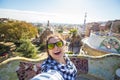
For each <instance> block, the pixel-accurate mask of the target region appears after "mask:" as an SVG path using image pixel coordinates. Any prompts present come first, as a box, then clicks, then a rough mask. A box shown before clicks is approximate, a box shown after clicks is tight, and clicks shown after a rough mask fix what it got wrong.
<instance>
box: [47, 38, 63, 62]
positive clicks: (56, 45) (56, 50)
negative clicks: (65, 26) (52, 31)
mask: <svg viewBox="0 0 120 80" xmlns="http://www.w3.org/2000/svg"><path fill="white" fill-rule="evenodd" d="M48 45H49V46H48V52H49V53H48V54H49V55H50V56H51V57H52V58H53V59H55V60H58V59H60V58H63V56H64V43H63V41H61V40H60V39H59V38H58V37H53V38H50V39H49V41H48ZM51 46H52V48H51Z"/></svg>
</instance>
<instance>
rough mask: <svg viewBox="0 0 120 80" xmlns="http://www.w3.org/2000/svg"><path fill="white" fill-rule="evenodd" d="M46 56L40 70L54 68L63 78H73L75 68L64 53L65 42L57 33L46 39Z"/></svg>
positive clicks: (70, 79) (46, 70)
mask: <svg viewBox="0 0 120 80" xmlns="http://www.w3.org/2000/svg"><path fill="white" fill-rule="evenodd" d="M46 47H47V53H48V58H47V59H46V60H45V61H44V62H43V64H42V72H48V71H49V70H56V71H57V72H58V73H60V75H61V76H62V77H63V79H64V80H75V76H76V73H77V69H76V67H75V65H74V64H73V63H72V62H71V61H70V59H69V57H68V56H67V55H66V54H65V49H66V48H65V42H64V40H63V39H62V38H61V37H60V36H58V35H50V36H49V37H48V38H47V41H46Z"/></svg>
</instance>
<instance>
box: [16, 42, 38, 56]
mask: <svg viewBox="0 0 120 80" xmlns="http://www.w3.org/2000/svg"><path fill="white" fill-rule="evenodd" d="M16 51H18V52H20V53H21V54H22V55H23V56H24V57H27V58H35V57H36V55H37V49H36V47H35V46H34V45H33V44H32V43H31V41H30V40H22V44H21V45H20V47H18V48H17V50H16Z"/></svg>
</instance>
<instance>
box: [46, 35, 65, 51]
mask: <svg viewBox="0 0 120 80" xmlns="http://www.w3.org/2000/svg"><path fill="white" fill-rule="evenodd" d="M54 37H58V39H60V40H61V41H63V44H64V39H63V38H62V36H61V35H60V34H51V35H49V36H47V40H46V50H47V53H49V51H48V47H47V45H48V42H49V40H50V39H51V38H54Z"/></svg>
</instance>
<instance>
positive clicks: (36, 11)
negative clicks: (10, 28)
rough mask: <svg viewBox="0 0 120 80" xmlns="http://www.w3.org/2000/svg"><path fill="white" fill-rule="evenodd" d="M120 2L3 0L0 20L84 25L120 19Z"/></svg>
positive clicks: (112, 0) (116, 0) (0, 8)
mask: <svg viewBox="0 0 120 80" xmlns="http://www.w3.org/2000/svg"><path fill="white" fill-rule="evenodd" d="M119 8H120V0H0V18H3V17H5V18H13V19H19V20H26V21H32V22H47V20H49V21H50V22H51V23H73V24H82V23H84V16H85V13H87V17H86V22H98V21H108V20H116V19H120V9H119Z"/></svg>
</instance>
